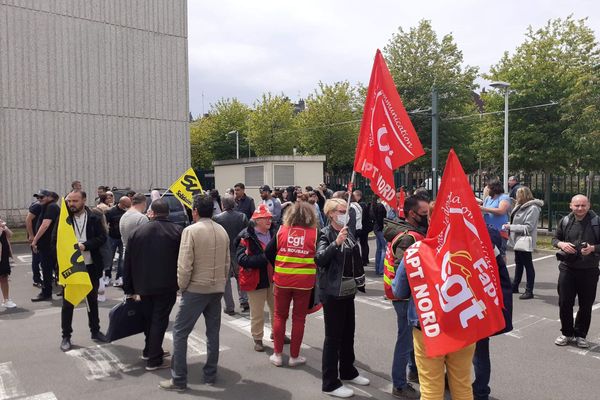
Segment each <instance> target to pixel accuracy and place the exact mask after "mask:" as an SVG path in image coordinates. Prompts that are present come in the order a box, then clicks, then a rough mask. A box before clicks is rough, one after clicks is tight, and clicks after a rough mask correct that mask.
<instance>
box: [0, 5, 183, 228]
mask: <svg viewBox="0 0 600 400" xmlns="http://www.w3.org/2000/svg"><path fill="white" fill-rule="evenodd" d="M188 112H189V107H188V63H187V4H186V1H185V0H85V1H81V0H52V1H50V0H2V1H1V2H0V216H1V217H3V218H6V217H8V218H9V219H15V220H16V219H19V218H18V217H19V215H21V214H22V213H23V212H22V211H19V210H23V209H26V208H27V207H28V206H29V204H30V202H31V200H32V198H31V195H32V193H34V192H35V191H37V190H38V189H39V188H47V189H49V190H53V191H56V192H58V193H59V194H64V193H65V192H66V191H67V190H68V188H69V187H70V182H71V181H72V180H74V179H78V180H81V181H82V183H83V185H84V189H85V190H87V191H88V192H90V193H94V195H95V189H96V187H97V186H98V185H108V186H117V187H125V186H129V187H131V188H133V189H144V190H147V189H148V188H149V187H150V185H153V186H162V187H168V185H169V184H170V183H171V182H172V181H173V180H174V179H176V178H177V177H178V176H179V175H180V174H181V173H182V172H183V171H185V170H186V169H187V168H189V165H190V150H189V133H188ZM91 197H92V199H93V197H94V196H91Z"/></svg>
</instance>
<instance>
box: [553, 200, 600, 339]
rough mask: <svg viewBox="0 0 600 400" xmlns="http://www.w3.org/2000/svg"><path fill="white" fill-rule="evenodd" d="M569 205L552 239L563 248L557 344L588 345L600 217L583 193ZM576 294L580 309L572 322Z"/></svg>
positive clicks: (599, 256)
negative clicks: (569, 210) (559, 331)
mask: <svg viewBox="0 0 600 400" xmlns="http://www.w3.org/2000/svg"><path fill="white" fill-rule="evenodd" d="M570 208H571V211H572V212H571V213H570V214H569V215H567V216H566V217H564V218H563V219H562V220H561V221H560V223H559V224H558V227H557V229H556V234H555V235H554V238H553V239H552V245H553V246H554V247H557V248H559V249H560V250H561V251H559V252H558V253H557V256H556V257H557V258H558V259H559V261H560V264H558V269H559V275H558V305H559V308H560V324H561V329H560V330H561V332H562V335H560V336H559V337H558V338H556V340H555V341H554V343H555V344H556V345H557V346H566V345H567V344H569V343H572V342H575V343H576V344H577V347H580V348H588V347H590V345H589V343H588V342H587V340H586V339H585V337H586V336H587V333H588V330H589V328H590V322H591V320H592V305H593V304H594V300H595V298H596V288H597V286H598V276H599V275H600V270H599V269H598V264H599V263H600V226H599V225H600V219H599V218H598V216H597V215H596V214H595V213H594V212H593V211H591V210H590V202H589V200H588V198H587V197H585V196H584V195H581V194H578V195H576V196H575V197H573V198H572V199H571V204H570ZM576 296H577V297H578V298H579V310H578V311H577V317H576V318H575V323H574V324H573V306H574V305H575V297H576Z"/></svg>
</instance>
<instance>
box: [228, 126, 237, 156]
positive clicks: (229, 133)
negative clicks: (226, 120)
mask: <svg viewBox="0 0 600 400" xmlns="http://www.w3.org/2000/svg"><path fill="white" fill-rule="evenodd" d="M232 133H235V158H237V159H238V160H239V159H240V133H239V132H238V131H230V132H227V134H228V135H231V134H232Z"/></svg>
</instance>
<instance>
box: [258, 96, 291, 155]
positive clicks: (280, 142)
mask: <svg viewBox="0 0 600 400" xmlns="http://www.w3.org/2000/svg"><path fill="white" fill-rule="evenodd" d="M293 124H294V106H293V105H292V103H291V102H290V100H289V99H288V98H287V97H285V96H283V95H279V96H273V95H272V94H271V93H267V94H263V95H262V100H260V101H257V102H255V103H254V110H253V111H252V112H251V113H250V116H249V118H248V124H247V126H248V140H249V141H250V146H251V148H252V149H253V150H254V152H255V153H256V155H257V156H268V155H283V154H292V148H293V147H294V145H296V144H297V143H296V140H295V137H294V136H293V135H290V134H289V133H288V131H289V129H291V128H292V127H293Z"/></svg>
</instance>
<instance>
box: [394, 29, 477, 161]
mask: <svg viewBox="0 0 600 400" xmlns="http://www.w3.org/2000/svg"><path fill="white" fill-rule="evenodd" d="M383 54H384V56H385V59H386V61H387V64H388V68H389V69H390V73H391V74H392V77H393V78H394V82H395V83H396V88H397V89H398V93H399V94H400V97H401V98H402V102H403V103H404V106H405V108H406V110H407V111H409V112H410V111H411V110H418V109H419V110H427V109H428V108H429V107H430V105H431V89H432V87H433V86H435V87H436V88H437V91H438V93H439V101H438V105H439V110H438V111H439V114H440V116H441V118H440V123H439V131H438V138H439V139H438V147H439V157H438V160H440V161H441V162H443V160H445V159H446V156H447V153H448V151H449V150H450V148H451V147H454V149H455V150H456V152H457V154H458V155H459V156H460V157H461V162H462V163H463V167H464V168H465V169H466V170H469V169H472V168H473V167H474V165H475V162H474V161H475V155H474V152H473V150H472V149H471V147H470V146H469V144H470V142H471V140H472V138H471V134H470V132H471V124H472V122H471V121H470V120H468V119H458V120H450V119H446V120H444V117H452V116H461V115H465V114H472V113H474V112H475V111H476V104H475V102H474V101H473V90H474V89H475V88H476V84H475V83H474V81H475V78H476V76H477V68H475V67H471V66H464V67H463V55H462V51H460V50H459V49H458V46H457V45H456V44H455V43H454V38H453V36H452V35H451V34H446V35H444V36H443V37H442V38H441V40H440V39H438V36H437V34H436V33H435V31H434V30H433V28H432V26H431V22H430V21H426V20H421V21H420V22H419V24H418V26H417V27H413V28H410V29H409V30H408V31H404V30H403V29H402V28H401V27H400V28H398V32H396V33H395V34H393V35H392V38H391V39H390V41H389V42H388V44H387V45H386V46H385V48H384V50H383ZM410 117H411V120H412V123H413V125H414V127H415V129H416V131H417V134H418V135H419V139H420V140H421V143H422V144H423V148H424V149H425V152H426V154H425V156H423V157H421V158H420V159H419V160H417V161H416V162H415V164H416V165H418V166H421V167H424V168H429V167H430V165H431V113H428V112H424V113H415V114H412V115H410Z"/></svg>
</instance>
